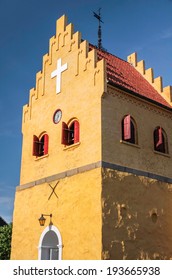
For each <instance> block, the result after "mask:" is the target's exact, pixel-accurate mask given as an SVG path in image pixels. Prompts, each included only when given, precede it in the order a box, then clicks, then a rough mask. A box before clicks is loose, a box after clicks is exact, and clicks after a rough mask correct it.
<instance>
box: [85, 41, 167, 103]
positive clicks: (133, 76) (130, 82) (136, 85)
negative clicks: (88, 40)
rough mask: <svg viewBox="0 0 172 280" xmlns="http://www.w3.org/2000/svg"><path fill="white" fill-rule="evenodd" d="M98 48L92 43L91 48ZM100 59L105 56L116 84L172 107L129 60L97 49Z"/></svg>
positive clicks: (109, 77)
mask: <svg viewBox="0 0 172 280" xmlns="http://www.w3.org/2000/svg"><path fill="white" fill-rule="evenodd" d="M92 48H96V47H94V46H92V45H90V49H92ZM96 50H97V55H98V59H99V60H100V59H102V58H104V59H105V60H106V65H107V79H108V80H109V82H112V83H113V84H114V85H117V86H120V87H122V88H125V89H127V90H129V91H131V92H134V93H136V94H139V95H141V96H142V97H146V98H148V99H150V100H153V101H155V102H158V103H160V104H161V105H164V106H166V107H169V108H172V107H171V106H170V104H169V103H168V102H167V101H166V100H165V99H164V98H163V97H162V96H161V95H160V94H159V93H158V92H157V91H156V90H155V89H154V87H153V86H152V85H151V84H150V83H149V82H148V81H147V80H146V79H145V78H144V77H143V76H142V75H141V74H140V73H139V72H138V71H137V70H136V69H135V68H134V67H133V66H132V65H131V64H130V63H128V62H127V61H125V60H122V59H120V58H118V57H117V56H115V55H112V54H110V53H108V52H106V51H103V50H99V49H97V48H96Z"/></svg>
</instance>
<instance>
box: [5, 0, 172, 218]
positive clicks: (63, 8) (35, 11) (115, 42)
mask: <svg viewBox="0 0 172 280" xmlns="http://www.w3.org/2000/svg"><path fill="white" fill-rule="evenodd" d="M100 7H101V8H102V17H103V21H104V24H103V26H102V38H103V41H102V43H103V47H104V48H106V49H107V50H108V51H109V52H111V53H113V54H115V55H117V56H119V57H121V58H122V59H126V58H127V56H128V55H129V54H131V53H132V52H135V51H136V52H137V53H138V59H139V60H142V59H144V60H145V63H146V68H149V67H152V68H153V69H154V75H155V77H157V76H159V75H160V76H162V77H163V85H164V86H167V85H172V16H171V14H172V0H104V1H103V0H94V1H93V0H92V1H90V0H80V1H78V0H76V1H72V0H63V1H59V0H0V147H1V154H0V216H2V217H3V218H4V219H5V220H6V221H7V222H10V221H12V212H13V204H14V194H15V188H16V186H18V185H19V177H20V160H21V143H22V135H21V121H22V107H23V105H24V104H26V103H28V99H29V90H30V88H32V87H34V86H35V75H36V73H37V72H38V71H40V70H41V68H42V56H43V55H44V54H45V53H47V52H48V42H49V39H50V38H51V37H52V36H53V35H55V26H56V19H58V18H59V17H60V16H62V15H63V14H66V15H67V16H68V22H72V23H73V24H74V29H75V31H81V33H82V38H83V39H87V40H88V41H89V42H90V43H93V44H95V45H96V44H97V26H98V24H97V21H96V19H95V18H94V17H93V11H98V9H99V8H100Z"/></svg>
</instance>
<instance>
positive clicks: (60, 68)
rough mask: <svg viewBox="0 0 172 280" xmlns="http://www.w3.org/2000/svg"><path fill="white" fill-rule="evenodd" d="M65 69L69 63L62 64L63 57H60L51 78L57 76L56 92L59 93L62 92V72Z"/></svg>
mask: <svg viewBox="0 0 172 280" xmlns="http://www.w3.org/2000/svg"><path fill="white" fill-rule="evenodd" d="M65 70H67V63H65V64H63V65H62V59H61V58H59V59H58V60H57V69H56V70H54V71H53V72H52V73H51V78H54V77H57V78H56V93H57V94H58V93H60V92H61V73H62V72H63V71H65Z"/></svg>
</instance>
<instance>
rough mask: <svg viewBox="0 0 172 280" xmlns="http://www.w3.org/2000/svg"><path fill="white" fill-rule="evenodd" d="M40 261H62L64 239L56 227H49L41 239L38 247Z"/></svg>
mask: <svg viewBox="0 0 172 280" xmlns="http://www.w3.org/2000/svg"><path fill="white" fill-rule="evenodd" d="M38 259H39V260H61V259H62V238H61V234H60V232H59V230H58V229H57V228H56V227H55V226H53V225H52V226H48V227H46V228H45V229H44V231H43V232H42V234H41V237H40V239H39V246H38Z"/></svg>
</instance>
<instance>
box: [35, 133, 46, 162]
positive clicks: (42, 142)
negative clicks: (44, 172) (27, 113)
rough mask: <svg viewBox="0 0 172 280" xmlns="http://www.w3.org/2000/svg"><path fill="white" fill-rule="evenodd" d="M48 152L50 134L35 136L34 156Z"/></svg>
mask: <svg viewBox="0 0 172 280" xmlns="http://www.w3.org/2000/svg"><path fill="white" fill-rule="evenodd" d="M46 154H48V134H44V135H43V136H42V137H41V138H40V139H39V138H38V137H37V136H36V135H34V136H33V156H37V157H41V156H43V155H46Z"/></svg>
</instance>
